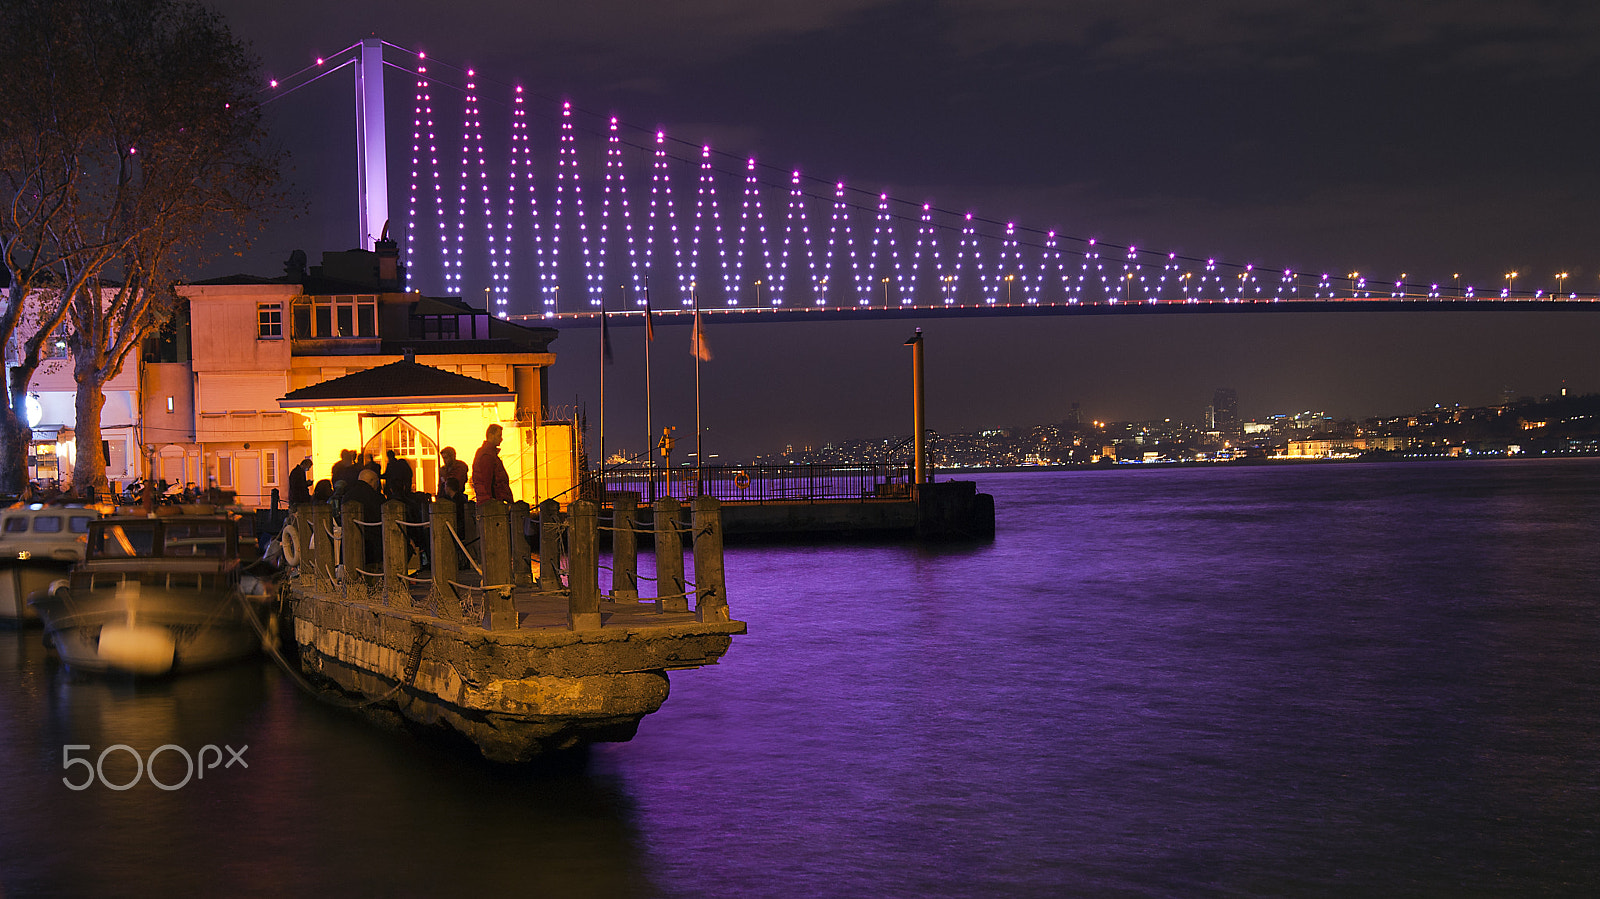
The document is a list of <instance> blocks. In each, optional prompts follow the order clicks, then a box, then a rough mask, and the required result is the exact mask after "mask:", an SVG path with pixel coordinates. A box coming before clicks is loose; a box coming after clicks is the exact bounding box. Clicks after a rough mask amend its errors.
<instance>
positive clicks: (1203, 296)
mask: <svg viewBox="0 0 1600 899" xmlns="http://www.w3.org/2000/svg"><path fill="white" fill-rule="evenodd" d="M385 46H386V47H387V48H389V49H392V50H395V51H396V52H397V53H403V54H406V55H407V56H408V57H410V59H411V60H412V61H413V64H412V65H409V66H399V65H397V64H395V63H393V62H389V61H387V60H386V61H385V65H386V66H388V67H390V68H395V69H399V70H401V71H405V72H406V73H407V74H408V75H410V76H412V77H414V79H415V92H414V96H413V104H412V105H413V116H412V129H411V133H410V136H411V144H410V147H411V154H410V157H409V158H410V167H409V175H410V177H409V190H408V193H407V201H406V212H405V229H404V230H405V241H404V245H405V248H404V256H405V262H406V271H407V277H408V279H409V281H408V286H409V287H412V288H414V289H420V287H421V283H420V282H421V281H422V280H423V278H424V275H425V274H427V273H432V274H434V275H435V276H436V277H437V278H438V279H440V283H439V286H441V287H442V289H443V291H444V292H445V293H446V294H449V295H457V296H460V295H463V294H465V293H466V292H467V291H468V289H469V283H472V282H470V281H469V278H468V273H469V270H470V271H472V273H473V274H474V275H475V276H476V277H477V278H480V279H483V280H486V281H487V288H486V289H485V291H484V292H485V297H486V301H487V302H488V303H489V304H490V305H491V307H492V311H493V312H494V313H495V314H497V315H500V316H502V317H512V316H515V317H519V318H521V317H557V316H566V315H592V314H594V313H596V312H599V311H601V310H609V311H623V310H628V309H633V310H642V309H644V308H646V307H647V306H649V307H651V308H653V309H654V310H657V311H669V310H671V309H672V308H673V307H675V306H676V307H679V308H682V309H688V308H702V309H720V310H726V311H760V310H788V311H834V310H845V309H858V310H891V311H893V310H900V311H917V310H935V309H946V310H972V309H976V310H980V311H981V310H983V309H995V310H1000V309H1002V308H1006V309H1015V308H1018V307H1021V308H1022V309H1023V310H1025V309H1026V308H1028V307H1039V308H1041V311H1042V309H1043V308H1060V307H1077V306H1085V307H1090V306H1092V307H1116V306H1118V305H1121V306H1125V307H1126V306H1138V305H1144V306H1165V305H1171V304H1191V305H1200V304H1206V305H1215V304H1224V305H1226V304H1257V303H1304V302H1315V303H1326V302H1336V301H1358V302H1360V301H1381V302H1384V303H1393V302H1396V301H1402V302H1403V301H1406V300H1436V301H1442V300H1479V301H1496V300H1499V301H1508V300H1511V301H1519V302H1526V301H1529V300H1536V301H1537V300H1545V301H1562V300H1567V301H1581V302H1585V303H1590V302H1593V301H1594V300H1595V297H1594V295H1592V294H1586V295H1580V294H1579V293H1577V292H1568V288H1569V287H1570V285H1569V284H1568V279H1569V275H1568V273H1566V272H1560V273H1556V274H1555V275H1554V278H1553V280H1554V282H1555V287H1554V289H1553V290H1552V289H1547V288H1545V287H1531V288H1528V287H1525V288H1523V289H1522V290H1520V291H1519V290H1518V289H1517V288H1518V279H1519V278H1521V279H1523V280H1522V284H1524V285H1527V284H1529V282H1531V281H1532V280H1533V278H1532V276H1525V275H1523V274H1522V273H1520V272H1516V271H1512V272H1507V273H1506V274H1505V280H1504V284H1503V285H1500V284H1497V285H1493V286H1490V287H1487V288H1485V287H1480V286H1477V285H1473V284H1469V283H1463V282H1462V279H1461V275H1459V274H1456V275H1453V277H1452V279H1451V281H1450V282H1448V283H1438V282H1424V283H1417V282H1414V281H1412V280H1410V279H1409V276H1408V275H1407V274H1406V273H1401V274H1400V275H1399V276H1398V277H1396V278H1392V279H1391V278H1377V277H1373V276H1371V275H1368V274H1364V273H1362V272H1359V271H1350V272H1329V271H1312V272H1302V271H1294V270H1292V269H1287V268H1285V269H1274V268H1269V267H1265V266H1259V265H1255V264H1253V263H1236V262H1228V261H1223V260H1219V259H1216V258H1211V257H1196V256H1189V255H1183V254H1179V253H1173V252H1157V251H1152V250H1149V249H1142V248H1139V247H1135V246H1119V245H1116V244H1109V243H1105V242H1102V241H1099V240H1097V239H1095V238H1082V237H1074V236H1069V235H1064V234H1060V233H1058V232H1057V231H1053V230H1039V229H1034V228H1026V227H1023V226H1020V225H1018V224H1017V223H1015V222H1011V221H996V220H992V219H986V218H982V217H979V216H976V215H975V214H973V213H971V212H966V213H957V212H952V211H949V210H945V209H940V208H937V207H935V206H934V205H933V204H932V203H927V202H922V203H916V202H908V201H905V200H901V199H898V198H895V197H891V196H890V195H889V193H887V192H876V193H874V192H871V191H866V190H862V189H860V188H856V187H852V186H849V185H847V184H846V183H845V182H843V181H833V182H828V181H824V180H822V179H817V178H813V177H810V176H806V175H804V174H802V172H801V171H799V170H781V169H777V168H775V167H773V166H768V165H765V164H762V163H760V162H759V161H758V160H756V159H755V158H740V157H736V156H733V155H732V154H727V153H722V152H718V151H715V150H713V149H712V148H711V147H710V146H706V145H699V146H696V145H693V144H689V143H688V142H685V141H681V140H677V139H675V138H671V137H669V136H668V135H667V133H666V131H665V129H661V128H656V129H641V128H637V127H634V126H631V125H627V124H626V123H624V122H622V121H621V120H620V119H619V118H618V117H616V116H614V115H607V116H599V115H596V114H594V113H590V112H587V111H585V110H582V109H579V108H577V107H574V105H573V104H572V103H571V102H570V101H567V100H559V99H556V98H552V97H548V96H543V95H537V94H533V93H531V92H529V91H526V90H524V88H523V87H522V86H520V85H509V84H502V83H498V82H493V83H491V82H488V81H486V80H485V79H484V78H483V77H482V76H480V75H479V74H478V73H477V72H476V70H474V69H471V68H461V67H457V66H453V65H449V64H446V63H440V62H438V61H436V60H430V59H429V58H427V56H426V55H425V54H423V53H419V52H414V51H411V50H407V49H405V48H402V47H398V46H396V45H393V44H387V43H386V44H385ZM355 49H356V45H352V46H351V47H348V48H346V49H345V50H342V51H340V52H339V53H337V54H334V55H332V56H330V57H319V58H317V59H316V61H315V62H314V63H313V64H311V65H308V66H307V67H305V68H304V69H301V70H300V71H299V72H296V73H294V74H293V75H291V76H289V77H287V78H285V79H282V80H278V79H274V80H272V81H271V82H270V83H269V86H268V88H267V90H268V91H271V92H272V95H271V97H270V98H269V100H268V101H267V102H270V101H271V100H275V99H278V98H279V97H281V96H285V95H287V94H288V93H292V92H293V91H295V90H299V89H300V88H303V87H305V86H307V85H309V84H311V83H313V82H315V81H317V80H319V79H321V78H323V77H326V76H327V75H330V74H332V73H333V72H335V71H338V70H339V69H342V68H344V67H345V66H348V65H351V64H352V63H353V62H354V59H355V57H354V56H353V55H352V53H353V51H354V50H355ZM341 58H342V59H341ZM430 69H442V70H444V71H445V72H446V73H447V74H448V75H449V76H450V78H452V79H455V80H459V81H461V82H462V83H461V84H460V85H457V84H455V83H452V81H451V80H447V79H446V78H442V77H440V75H439V74H437V73H435V72H433V71H430ZM485 86H493V87H497V88H501V89H504V90H506V91H507V93H508V95H509V96H508V98H507V99H506V100H505V101H503V102H502V103H500V104H499V105H502V106H503V107H504V108H505V109H506V110H507V111H508V113H509V114H508V121H507V122H505V123H504V124H505V125H506V132H507V141H506V144H507V146H506V154H505V157H504V159H503V162H502V165H501V167H500V168H498V169H495V168H493V167H492V166H491V160H490V153H489V143H488V141H487V140H486V139H485V128H484V115H483V103H484V94H483V91H482V88H483V87H485ZM435 88H444V89H446V90H449V91H451V92H459V93H460V94H461V95H462V97H463V102H462V105H461V109H460V114H459V115H460V118H459V127H460V131H459V138H456V137H449V138H447V139H448V140H449V144H448V145H446V143H445V142H444V141H443V140H442V139H441V128H442V123H444V121H445V119H444V117H445V115H446V111H445V110H444V109H443V108H442V107H436V106H435V98H434V91H435ZM530 100H532V101H538V103H543V104H548V105H547V106H546V107H542V108H541V107H539V106H538V105H536V104H535V103H534V102H530ZM490 102H496V101H493V100H491V101H490ZM542 109H551V110H553V113H551V114H546V113H543V112H542ZM450 114H451V116H452V121H451V122H450V124H454V120H453V115H454V114H453V112H452V113H450ZM530 118H539V119H545V120H546V121H548V122H549V123H550V125H551V126H552V128H551V131H553V134H547V137H550V138H553V146H544V147H542V148H541V150H540V151H536V150H535V138H534V132H533V130H532V129H530V126H529V120H530ZM580 123H581V124H580ZM590 123H593V124H590ZM580 135H582V136H583V137H584V138H585V141H586V142H584V143H580V140H579V136H580ZM541 164H542V165H543V166H544V167H545V168H542V169H541V167H540V166H541ZM596 169H598V171H595V170H596ZM691 194H692V196H691ZM586 195H587V199H588V202H587V203H586V202H585V199H586ZM430 200H431V202H430ZM430 232H431V240H430V239H429V238H430ZM430 286H432V285H430ZM473 286H476V285H475V284H474V285H473ZM563 288H566V295H565V297H563V295H562V291H563ZM574 288H577V290H574ZM574 293H577V294H579V295H580V296H579V297H578V298H577V299H576V300H574V299H573V294H574ZM619 294H620V296H619ZM529 295H531V296H533V297H535V298H536V300H535V301H534V303H533V304H532V308H514V306H513V299H514V298H521V297H527V296H529Z"/></svg>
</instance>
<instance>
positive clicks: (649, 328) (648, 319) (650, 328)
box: [644, 291, 656, 341]
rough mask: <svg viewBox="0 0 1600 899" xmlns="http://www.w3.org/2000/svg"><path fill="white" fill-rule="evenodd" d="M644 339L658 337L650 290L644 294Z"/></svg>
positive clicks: (650, 339) (651, 339)
mask: <svg viewBox="0 0 1600 899" xmlns="http://www.w3.org/2000/svg"><path fill="white" fill-rule="evenodd" d="M644 339H645V340H646V341H654V340H655V339H656V323H655V318H654V317H653V316H652V315H651V314H650V294H649V292H648V291H646V292H645V295H644Z"/></svg>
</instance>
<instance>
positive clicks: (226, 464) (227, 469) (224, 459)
mask: <svg viewBox="0 0 1600 899" xmlns="http://www.w3.org/2000/svg"><path fill="white" fill-rule="evenodd" d="M217 486H218V487H232V486H233V457H232V456H218V457H217Z"/></svg>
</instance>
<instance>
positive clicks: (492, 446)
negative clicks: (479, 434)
mask: <svg viewBox="0 0 1600 899" xmlns="http://www.w3.org/2000/svg"><path fill="white" fill-rule="evenodd" d="M504 439H505V437H504V433H503V432H502V430H501V428H500V426H499V425H490V426H489V427H488V428H487V429H486V430H485V431H484V434H483V445H482V446H480V447H478V453H477V455H475V456H473V457H472V496H473V498H474V499H476V500H477V501H478V502H480V503H481V502H483V501H484V500H486V499H498V500H502V501H504V502H508V503H510V502H515V501H516V497H514V496H512V495H511V476H510V475H509V474H507V473H506V464H505V463H504V462H502V461H500V442H501V441H502V440H504Z"/></svg>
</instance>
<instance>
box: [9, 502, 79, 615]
mask: <svg viewBox="0 0 1600 899" xmlns="http://www.w3.org/2000/svg"><path fill="white" fill-rule="evenodd" d="M100 515H101V510H100V509H97V508H95V507H92V506H56V505H43V504H39V503H32V504H28V505H15V506H12V507H10V508H7V509H0V622H5V623H10V624H32V623H35V622H37V621H38V620H39V616H38V615H37V614H35V613H34V611H33V609H32V608H31V607H30V606H29V605H28V596H29V594H32V593H36V592H39V591H43V590H45V589H47V588H49V586H50V584H51V583H52V582H53V581H56V580H59V579H61V578H63V577H66V575H67V572H68V570H69V569H71V568H72V566H73V565H75V564H77V563H78V562H81V561H83V552H84V545H85V540H86V539H87V537H88V534H89V522H90V521H92V520H94V519H96V518H99V517H100Z"/></svg>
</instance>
